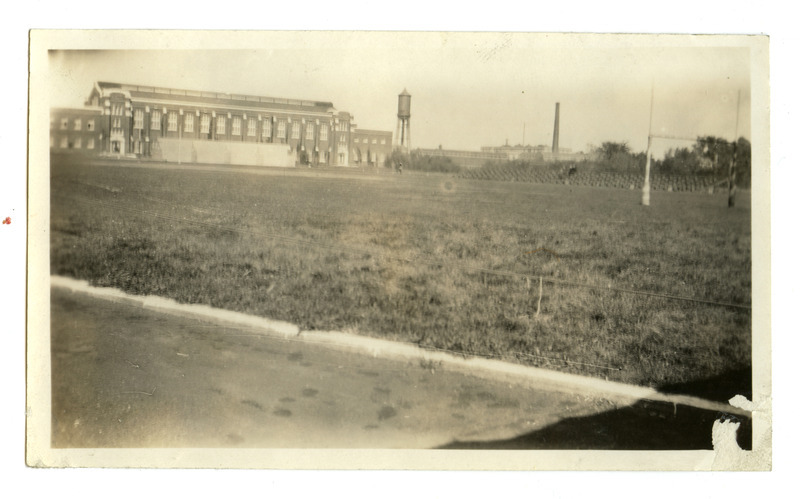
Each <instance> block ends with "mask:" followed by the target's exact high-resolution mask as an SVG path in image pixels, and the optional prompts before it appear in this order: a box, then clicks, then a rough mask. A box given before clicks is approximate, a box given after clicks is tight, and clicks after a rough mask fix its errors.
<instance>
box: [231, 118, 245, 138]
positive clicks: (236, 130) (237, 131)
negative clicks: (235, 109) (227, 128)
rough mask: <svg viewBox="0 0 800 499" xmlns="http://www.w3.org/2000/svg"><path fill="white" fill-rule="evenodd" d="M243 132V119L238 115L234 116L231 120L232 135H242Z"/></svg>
mask: <svg viewBox="0 0 800 499" xmlns="http://www.w3.org/2000/svg"><path fill="white" fill-rule="evenodd" d="M241 134H242V119H241V118H240V117H238V116H236V117H234V118H233V121H232V122H231V135H241Z"/></svg>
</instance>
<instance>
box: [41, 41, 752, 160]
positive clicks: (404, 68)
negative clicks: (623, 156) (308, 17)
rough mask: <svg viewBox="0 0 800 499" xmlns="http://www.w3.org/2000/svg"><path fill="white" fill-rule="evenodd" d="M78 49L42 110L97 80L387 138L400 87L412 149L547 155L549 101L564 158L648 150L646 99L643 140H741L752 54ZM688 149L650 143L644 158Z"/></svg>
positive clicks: (579, 47)
mask: <svg viewBox="0 0 800 499" xmlns="http://www.w3.org/2000/svg"><path fill="white" fill-rule="evenodd" d="M87 38H88V39H80V40H78V43H72V44H71V45H69V44H68V45H69V46H73V47H74V46H77V47H80V50H53V51H50V53H49V70H50V78H51V79H50V82H51V94H50V96H49V97H50V102H51V105H53V106H63V107H72V106H81V105H83V102H84V101H85V99H86V98H87V96H88V95H89V92H90V91H91V88H92V84H93V82H94V81H98V80H100V81H113V82H120V83H131V84H140V85H152V86H162V87H173V88H183V89H191V90H207V91H217V92H226V93H240V94H252V95H264V96H273V97H287V98H299V99H313V100H324V101H330V102H333V104H334V106H335V107H336V109H338V110H340V111H349V112H350V113H351V114H353V115H354V116H355V122H356V123H357V125H358V126H359V127H361V128H369V129H378V130H389V131H392V133H395V132H396V130H397V96H398V94H399V93H400V92H402V91H403V90H404V89H407V90H408V92H409V93H410V94H411V96H412V97H411V145H412V147H415V148H416V147H423V148H435V147H439V146H441V147H442V148H444V149H462V150H480V148H481V147H482V146H492V145H494V146H499V145H503V144H504V143H506V141H508V143H509V144H512V145H516V144H521V143H523V140H524V143H525V145H534V146H535V145H540V144H543V145H548V146H549V145H551V144H552V140H553V124H554V117H555V104H556V102H558V103H560V125H561V126H560V132H559V136H560V146H561V147H564V148H570V149H572V150H573V151H586V152H588V150H589V149H590V148H591V147H592V146H597V145H600V144H601V143H602V142H605V141H615V142H627V143H628V144H629V146H630V147H631V149H632V150H634V151H644V150H646V148H647V136H648V129H649V126H650V108H651V96H652V109H653V112H652V133H653V134H656V135H669V136H678V137H688V138H693V137H696V136H698V135H715V136H719V137H723V138H726V139H728V140H730V139H732V138H733V137H734V136H744V137H746V138H748V139H749V138H750V83H751V82H750V79H751V65H750V51H749V49H748V48H747V47H746V46H742V45H741V44H738V45H737V43H730V41H729V40H726V39H723V38H722V37H718V38H715V37H713V36H706V37H689V36H681V37H675V38H671V37H654V36H636V35H630V36H627V37H622V38H621V37H615V36H610V35H586V36H570V35H535V34H522V33H464V32H458V33H455V32H450V33H447V32H442V33H438V32H424V33H423V32H314V33H308V32H272V33H260V34H255V33H248V34H247V35H244V36H239V34H238V33H236V32H223V33H220V32H217V33H211V34H209V33H207V32H206V33H198V34H196V35H193V36H187V35H186V33H181V34H174V33H173V34H164V33H160V32H152V33H151V32H148V31H140V32H136V33H134V34H129V38H125V37H121V38H120V37H117V38H114V39H111V40H108V39H100V40H93V39H91V37H87ZM120 47H125V48H124V49H122V50H120ZM128 47H141V48H137V49H130V48H128ZM155 47H158V48H155ZM187 47H188V48H187ZM737 102H738V107H737ZM737 108H738V110H739V111H738V127H737ZM737 130H738V132H737ZM689 145H691V142H690V141H687V140H664V139H657V140H654V141H653V151H654V155H655V156H656V157H658V156H659V155H660V154H663V151H664V150H666V149H667V148H669V147H685V146H689Z"/></svg>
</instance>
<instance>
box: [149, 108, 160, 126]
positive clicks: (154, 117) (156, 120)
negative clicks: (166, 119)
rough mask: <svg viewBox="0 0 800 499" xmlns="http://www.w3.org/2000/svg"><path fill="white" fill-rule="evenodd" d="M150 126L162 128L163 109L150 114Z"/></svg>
mask: <svg viewBox="0 0 800 499" xmlns="http://www.w3.org/2000/svg"><path fill="white" fill-rule="evenodd" d="M150 128H151V129H153V130H161V111H153V114H151V115H150Z"/></svg>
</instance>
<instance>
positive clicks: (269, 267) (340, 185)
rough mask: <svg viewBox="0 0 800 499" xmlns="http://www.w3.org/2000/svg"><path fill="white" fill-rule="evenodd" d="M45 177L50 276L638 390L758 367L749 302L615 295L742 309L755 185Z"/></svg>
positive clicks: (115, 174)
mask: <svg viewBox="0 0 800 499" xmlns="http://www.w3.org/2000/svg"><path fill="white" fill-rule="evenodd" d="M304 171H305V170H304ZM51 186H52V192H51V217H52V218H51V229H52V230H51V265H52V268H51V273H53V274H58V275H65V276H72V277H76V278H81V279H87V280H89V281H90V282H92V283H93V284H95V285H99V286H113V287H117V288H121V289H123V290H125V291H127V292H130V293H137V294H157V295H161V296H166V297H171V298H174V299H176V300H178V301H181V302H188V303H204V304H208V305H212V306H215V307H222V308H227V309H231V310H236V311H241V312H247V313H251V314H257V315H262V316H267V317H271V318H275V319H282V320H287V321H291V322H294V323H297V324H299V325H300V326H301V327H302V328H305V329H320V330H333V329H336V330H346V331H352V332H357V333H359V334H364V335H372V336H380V337H385V338H392V339H398V340H403V341H410V342H415V343H418V344H420V345H421V346H425V347H430V348H441V349H447V350H452V351H457V352H463V353H466V354H474V355H486V356H492V357H495V358H501V359H505V360H509V361H514V362H520V363H524V364H528V365H535V366H542V367H547V368H551V369H559V370H563V371H567V372H577V373H582V374H587V375H592V376H597V377H604V378H608V379H613V380H619V381H625V382H631V383H637V384H642V385H651V386H667V385H676V384H691V383H698V382H702V381H703V380H709V379H720V378H721V379H725V376H726V374H727V373H731V372H734V371H740V370H747V369H749V366H750V362H751V360H750V359H751V334H750V332H751V326H750V321H751V312H750V310H749V309H747V308H739V307H731V306H725V305H710V304H706V303H699V302H696V301H687V300H676V299H670V298H664V297H657V296H649V295H641V294H634V293H628V292H623V291H619V290H620V289H622V290H639V291H646V292H650V293H656V294H667V295H675V296H680V297H688V298H694V299H698V300H705V301H715V302H723V303H733V304H743V305H748V306H749V304H750V301H751V278H750V273H751V255H750V243H751V237H750V200H749V198H748V194H747V192H740V194H739V198H738V199H737V206H736V207H735V208H733V209H728V208H727V205H726V197H725V195H724V194H722V195H708V194H691V193H681V192H671V193H666V192H654V193H653V195H652V198H651V206H650V207H643V206H640V195H641V194H640V192H638V191H629V190H622V189H605V188H590V187H578V186H564V185H538V184H531V183H514V182H493V181H479V180H467V179H456V178H454V177H451V176H444V175H407V174H403V175H382V176H370V175H336V174H331V173H328V174H324V175H315V174H314V173H313V171H312V172H311V173H308V172H306V173H305V174H304V175H297V174H293V171H292V172H282V173H278V174H274V173H273V174H263V175H262V174H253V173H243V172H234V171H191V170H189V169H184V170H174V169H159V168H138V167H125V166H119V165H118V166H98V165H94V166H93V165H89V164H80V163H73V164H68V163H64V164H61V163H58V162H54V164H53V165H52V167H51ZM539 276H543V277H544V281H543V293H542V297H541V303H540V304H539V281H538V277H539ZM586 285H589V286H594V287H586ZM537 308H539V314H538V315H537ZM738 388H742V389H744V387H738Z"/></svg>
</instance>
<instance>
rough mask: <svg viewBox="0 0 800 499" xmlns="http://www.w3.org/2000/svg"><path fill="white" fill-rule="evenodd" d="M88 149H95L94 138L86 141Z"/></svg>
mask: <svg viewBox="0 0 800 499" xmlns="http://www.w3.org/2000/svg"><path fill="white" fill-rule="evenodd" d="M86 149H94V137H92V138H89V139H86Z"/></svg>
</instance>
